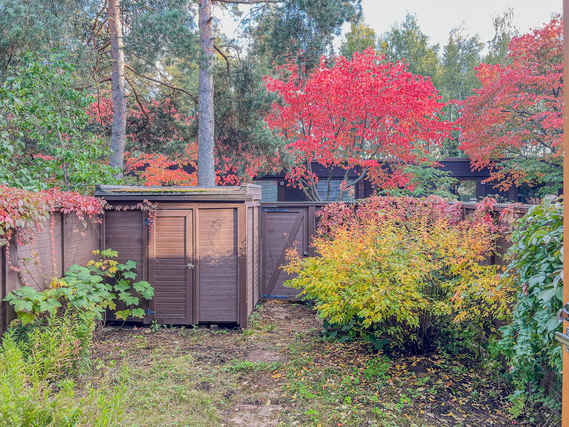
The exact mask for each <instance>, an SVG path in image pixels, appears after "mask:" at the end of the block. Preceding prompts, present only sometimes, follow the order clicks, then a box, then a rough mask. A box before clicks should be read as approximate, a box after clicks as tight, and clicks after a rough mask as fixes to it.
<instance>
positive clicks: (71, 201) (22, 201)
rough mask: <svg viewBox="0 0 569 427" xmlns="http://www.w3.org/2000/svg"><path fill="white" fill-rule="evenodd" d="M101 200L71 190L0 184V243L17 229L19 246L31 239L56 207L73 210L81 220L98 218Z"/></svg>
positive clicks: (4, 243) (102, 204) (9, 237)
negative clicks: (22, 188) (26, 187)
mask: <svg viewBox="0 0 569 427" xmlns="http://www.w3.org/2000/svg"><path fill="white" fill-rule="evenodd" d="M103 208H104V201H103V200H101V199H97V198H95V197H92V196H82V195H80V194H79V193H74V192H72V191H61V190H59V189H50V190H46V191H39V192H32V191H27V190H21V189H19V188H12V187H5V186H2V185H0V246H4V245H7V244H8V242H9V241H10V239H11V238H12V236H13V235H14V232H15V231H17V232H18V233H17V242H18V244H19V245H23V244H26V243H30V242H33V240H34V237H35V235H36V233H37V232H38V231H41V227H42V223H43V222H44V221H46V220H47V219H48V218H49V217H50V214H51V213H53V212H54V211H55V210H56V209H60V210H61V212H63V213H74V214H75V215H77V217H78V218H79V219H80V220H81V221H82V222H84V221H86V219H87V218H88V219H90V220H91V221H93V222H96V221H99V218H98V216H99V215H101V214H102V213H103Z"/></svg>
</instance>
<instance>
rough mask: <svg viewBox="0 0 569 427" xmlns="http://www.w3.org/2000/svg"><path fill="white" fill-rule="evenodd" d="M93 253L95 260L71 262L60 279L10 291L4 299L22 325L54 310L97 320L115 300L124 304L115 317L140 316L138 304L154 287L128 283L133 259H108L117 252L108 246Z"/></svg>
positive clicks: (110, 307) (132, 276) (134, 276)
mask: <svg viewBox="0 0 569 427" xmlns="http://www.w3.org/2000/svg"><path fill="white" fill-rule="evenodd" d="M93 254H94V255H98V256H99V258H98V260H93V261H89V263H88V264H87V267H80V266H78V265H72V266H71V267H69V270H68V271H67V272H66V273H65V275H64V276H63V278H61V279H54V280H53V282H52V284H51V287H49V288H47V289H45V290H43V291H37V290H36V289H34V288H32V287H29V286H24V287H22V288H20V289H17V290H15V291H12V292H10V293H9V294H8V295H7V296H6V298H5V301H8V302H9V303H10V304H11V305H13V306H14V309H15V310H16V313H17V314H18V318H19V319H21V320H22V324H23V325H26V324H28V323H32V322H34V321H35V319H36V318H37V317H38V316H45V315H48V314H55V313H56V312H57V310H60V311H65V312H67V311H72V312H74V313H77V315H78V316H79V318H81V319H83V320H85V321H87V322H89V321H90V320H92V319H99V320H100V319H103V316H104V313H105V312H106V310H107V309H111V310H114V309H116V307H117V303H116V301H122V302H123V303H124V304H125V305H126V307H127V308H125V309H124V310H119V311H116V312H115V316H116V317H117V318H119V319H122V320H126V319H127V318H129V317H143V316H144V310H143V309H142V308H140V307H137V306H138V305H139V304H140V303H141V300H143V299H144V300H150V299H152V298H153V296H154V289H153V288H152V286H151V285H150V283H148V282H145V281H140V282H136V283H133V284H132V285H131V281H132V280H133V279H135V278H136V274H135V273H134V272H133V271H132V270H134V269H135V268H136V262H134V261H127V262H126V263H124V264H120V263H118V262H117V261H115V260H112V259H110V258H114V257H116V256H117V255H118V254H117V252H116V251H113V250H111V249H106V250H104V251H102V252H100V251H94V252H93ZM105 279H106V280H105ZM135 307H136V308H135Z"/></svg>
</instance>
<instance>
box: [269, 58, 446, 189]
mask: <svg viewBox="0 0 569 427" xmlns="http://www.w3.org/2000/svg"><path fill="white" fill-rule="evenodd" d="M286 71H287V72H288V74H289V77H288V78H287V79H283V80H279V79H275V78H271V77H267V78H265V81H266V84H267V88H268V89H269V90H270V91H273V92H276V93H278V94H279V95H280V96H281V97H282V101H283V102H282V104H275V105H274V112H273V113H272V114H271V115H269V116H268V117H267V122H268V124H269V126H270V127H272V128H273V129H278V130H279V132H280V134H281V136H283V137H284V138H285V139H286V141H287V145H286V150H287V153H286V155H288V156H292V163H293V164H294V166H293V167H291V168H290V169H289V171H288V176H289V178H290V179H291V180H293V181H295V182H299V183H300V185H301V186H310V187H314V186H315V185H316V183H317V177H316V176H315V175H314V173H312V171H311V166H310V165H311V163H312V162H317V163H319V164H321V165H323V166H325V167H333V166H339V167H342V168H344V169H351V168H354V167H356V166H359V167H361V168H363V169H364V170H367V171H368V174H369V176H370V178H371V180H372V181H373V182H374V183H376V184H378V185H380V186H383V187H385V186H404V185H406V184H407V183H408V182H409V177H408V176H405V174H403V173H402V172H401V168H399V167H398V165H402V164H408V163H419V162H422V161H423V160H424V155H425V153H426V151H427V150H428V147H429V146H430V145H433V144H434V145H439V144H440V143H441V141H442V140H443V139H444V138H446V137H448V136H449V135H450V131H451V125H450V123H448V122H446V121H444V120H442V112H441V108H442V107H443V104H442V102H441V101H440V97H439V96H438V95H437V91H436V89H435V87H434V86H433V84H432V83H431V81H430V80H429V78H425V77H422V76H416V75H413V74H412V73H410V72H409V71H407V66H406V64H403V63H395V64H391V63H385V62H384V61H383V57H382V56H378V55H376V53H375V52H374V50H373V49H371V48H370V49H368V50H366V51H365V52H363V53H355V54H354V56H353V58H352V59H351V60H350V59H346V58H344V57H339V58H338V59H337V61H336V63H335V64H334V65H333V66H329V65H328V63H327V62H326V60H325V59H324V58H323V59H322V61H321V64H320V67H319V68H317V69H316V70H315V71H313V72H312V73H311V74H310V75H309V76H308V77H306V78H304V77H303V76H302V74H301V73H300V72H299V70H298V68H297V67H295V66H294V65H291V64H289V66H288V67H287V69H286ZM385 161H395V162H392V165H391V166H390V169H391V171H390V173H386V170H385V169H384V168H383V167H382V166H383V164H384V162H385Z"/></svg>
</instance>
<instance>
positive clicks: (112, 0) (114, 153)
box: [107, 0, 126, 178]
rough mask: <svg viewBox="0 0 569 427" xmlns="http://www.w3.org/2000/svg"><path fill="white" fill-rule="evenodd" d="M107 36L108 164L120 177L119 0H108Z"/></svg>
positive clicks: (122, 115)
mask: <svg viewBox="0 0 569 427" xmlns="http://www.w3.org/2000/svg"><path fill="white" fill-rule="evenodd" d="M107 13H108V15H109V36H110V38H111V58H112V61H113V64H112V71H111V88H112V96H113V128H112V132H111V156H110V158H109V165H110V166H111V167H112V168H114V169H115V170H116V171H117V174H116V176H117V178H122V175H123V164H124V145H125V139H126V98H125V90H124V51H123V34H122V23H121V19H120V0H108V4H107Z"/></svg>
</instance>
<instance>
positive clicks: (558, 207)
mask: <svg viewBox="0 0 569 427" xmlns="http://www.w3.org/2000/svg"><path fill="white" fill-rule="evenodd" d="M514 226H515V228H514V231H513V233H512V242H513V245H512V247H511V248H510V250H509V256H510V257H511V262H510V264H509V266H508V270H507V272H508V274H510V275H511V276H512V277H513V279H514V281H515V289H516V291H517V296H516V301H515V308H514V310H513V313H512V322H511V324H509V325H507V326H504V327H502V328H500V331H501V332H502V334H503V336H502V339H501V340H500V341H498V342H497V343H496V344H495V346H494V352H495V354H502V355H504V356H505V357H506V360H507V362H508V364H509V372H510V373H511V375H512V378H513V382H514V385H515V386H516V388H517V390H518V395H519V394H520V393H524V394H525V393H526V392H527V391H529V392H530V395H532V397H533V398H537V399H546V400H547V401H549V402H550V403H551V402H552V400H554V399H555V395H552V394H550V395H549V398H547V397H546V393H545V390H544V388H543V387H542V386H541V384H540V382H541V380H542V379H543V378H544V376H545V375H547V371H552V372H553V373H555V374H556V375H557V378H558V383H557V390H559V387H560V385H561V380H560V378H561V371H562V360H561V359H562V357H561V355H562V351H563V347H562V346H561V345H560V344H558V343H556V342H555V340H554V336H555V331H561V325H560V324H559V322H558V320H557V318H556V314H557V311H558V310H559V309H560V308H561V307H562V305H563V204H562V202H561V200H559V199H558V200H554V201H551V200H545V201H544V202H543V203H542V204H541V205H540V206H535V207H533V208H531V209H530V211H529V212H528V213H527V214H526V215H525V216H524V217H523V218H521V219H519V220H518V221H517V222H516V223H515V224H514Z"/></svg>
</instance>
